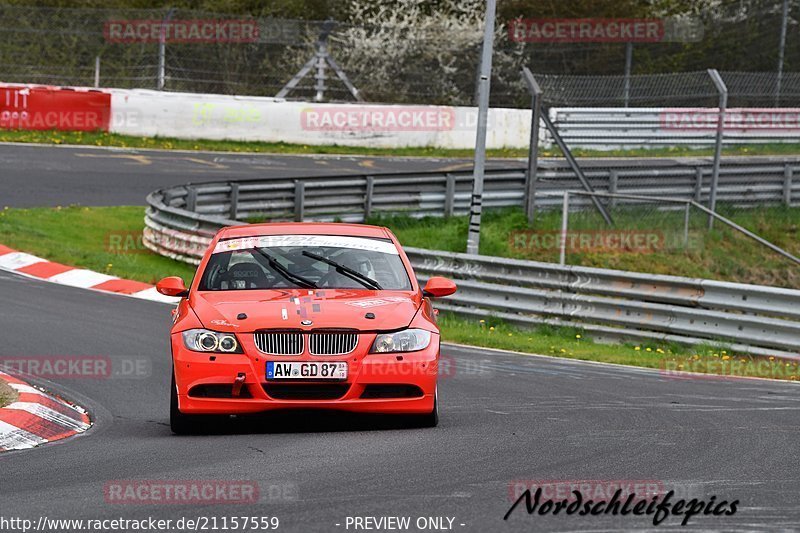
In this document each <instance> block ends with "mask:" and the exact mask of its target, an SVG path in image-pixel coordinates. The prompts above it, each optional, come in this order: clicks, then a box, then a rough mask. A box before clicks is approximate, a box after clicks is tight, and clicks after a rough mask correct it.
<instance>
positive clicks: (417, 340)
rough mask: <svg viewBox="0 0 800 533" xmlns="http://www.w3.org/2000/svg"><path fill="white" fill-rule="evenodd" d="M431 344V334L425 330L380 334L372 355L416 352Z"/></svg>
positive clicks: (376, 338) (371, 350) (371, 351)
mask: <svg viewBox="0 0 800 533" xmlns="http://www.w3.org/2000/svg"><path fill="white" fill-rule="evenodd" d="M430 343H431V332H430V331H425V330H424V329H404V330H403V331H396V332H394V333H379V334H378V336H377V337H375V342H373V343H372V348H371V349H370V353H390V352H416V351H418V350H424V349H425V348H427V347H428V345H429V344H430Z"/></svg>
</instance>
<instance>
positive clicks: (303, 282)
mask: <svg viewBox="0 0 800 533" xmlns="http://www.w3.org/2000/svg"><path fill="white" fill-rule="evenodd" d="M253 250H255V251H256V252H257V253H258V254H259V255H261V256H262V257H263V258H264V259H266V260H267V262H268V263H269V266H271V267H272V269H273V270H275V271H276V272H277V273H278V274H280V275H281V276H283V277H284V278H286V279H287V280H289V281H293V282H294V283H297V284H298V285H300V286H301V287H305V288H306V289H317V288H318V287H317V284H316V283H314V282H313V281H311V280H310V279H308V278H304V277H303V276H301V275H300V274H295V273H293V272H289V270H288V269H287V268H286V267H285V266H283V265H282V264H280V263H279V262H278V260H277V259H275V258H274V257H272V256H271V255H269V254H268V253H267V252H265V251H263V250H261V249H260V248H253Z"/></svg>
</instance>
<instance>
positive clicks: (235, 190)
mask: <svg viewBox="0 0 800 533" xmlns="http://www.w3.org/2000/svg"><path fill="white" fill-rule="evenodd" d="M238 214H239V182H237V181H232V182H231V209H230V212H229V214H228V217H229V218H230V219H231V220H236V219H238Z"/></svg>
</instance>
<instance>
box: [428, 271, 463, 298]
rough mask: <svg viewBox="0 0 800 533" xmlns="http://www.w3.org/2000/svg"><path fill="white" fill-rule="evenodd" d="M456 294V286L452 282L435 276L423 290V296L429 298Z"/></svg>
mask: <svg viewBox="0 0 800 533" xmlns="http://www.w3.org/2000/svg"><path fill="white" fill-rule="evenodd" d="M454 292H456V284H455V283H453V281H452V280H449V279H447V278H443V277H441V276H433V277H432V278H430V279H429V280H428V283H426V284H425V288H424V289H422V295H423V296H427V297H429V298H441V297H442V296H450V295H451V294H453V293H454Z"/></svg>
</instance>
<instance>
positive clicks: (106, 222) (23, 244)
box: [0, 206, 195, 284]
mask: <svg viewBox="0 0 800 533" xmlns="http://www.w3.org/2000/svg"><path fill="white" fill-rule="evenodd" d="M143 229H144V209H143V208H142V207H99V208H95V207H80V206H70V207H63V208H61V207H56V208H39V207H37V208H31V209H5V210H3V211H0V244H4V245H6V246H8V247H10V248H13V249H15V250H20V251H24V252H28V253H31V254H34V255H38V256H39V257H44V258H46V259H49V260H50V261H55V262H58V263H64V264H66V265H71V266H76V267H80V268H88V269H89V270H94V271H96V272H102V273H104V274H109V275H112V276H118V277H121V278H126V279H133V280H137V281H143V282H145V283H151V284H155V283H156V282H157V281H158V280H160V279H161V278H163V277H166V276H181V277H182V278H183V280H184V281H185V282H186V283H188V282H189V281H190V280H191V279H192V277H193V276H194V271H195V268H194V267H193V266H191V265H187V264H185V263H179V262H178V261H173V260H172V259H168V258H166V257H162V256H160V255H157V254H153V253H151V252H150V251H149V250H147V249H146V248H144V246H142V241H141V236H142V230H143Z"/></svg>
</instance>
